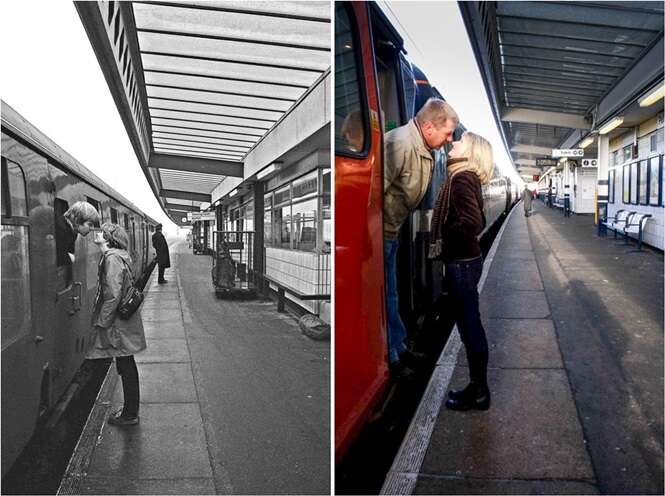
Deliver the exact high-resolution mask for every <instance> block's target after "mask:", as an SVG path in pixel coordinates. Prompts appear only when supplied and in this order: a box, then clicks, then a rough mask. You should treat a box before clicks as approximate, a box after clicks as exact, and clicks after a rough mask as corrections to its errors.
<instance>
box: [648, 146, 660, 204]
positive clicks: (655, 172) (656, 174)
mask: <svg viewBox="0 0 665 496" xmlns="http://www.w3.org/2000/svg"><path fill="white" fill-rule="evenodd" d="M660 180H661V179H660V157H652V158H651V159H650V160H649V205H656V206H657V205H659V204H660V194H661V192H660Z"/></svg>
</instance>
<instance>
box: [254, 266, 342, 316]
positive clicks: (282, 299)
mask: <svg viewBox="0 0 665 496" xmlns="http://www.w3.org/2000/svg"><path fill="white" fill-rule="evenodd" d="M261 277H262V278H263V280H264V281H266V282H269V283H271V284H273V285H275V286H277V311H278V312H284V306H285V303H286V293H289V294H291V295H293V296H295V297H296V298H298V299H299V300H304V301H306V300H328V301H330V295H329V294H318V293H317V294H308V293H303V292H302V291H300V290H298V289H296V288H294V287H292V286H289V285H288V284H284V283H283V282H280V281H278V280H277V279H275V278H273V277H270V276H267V275H265V274H264V275H262V276H261Z"/></svg>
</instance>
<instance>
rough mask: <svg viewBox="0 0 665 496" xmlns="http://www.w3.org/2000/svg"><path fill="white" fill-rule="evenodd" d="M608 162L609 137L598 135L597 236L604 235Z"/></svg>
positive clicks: (605, 232) (605, 231) (607, 195)
mask: <svg viewBox="0 0 665 496" xmlns="http://www.w3.org/2000/svg"><path fill="white" fill-rule="evenodd" d="M609 162H610V139H609V138H608V137H607V136H605V135H601V136H599V137H598V178H597V180H598V185H597V188H596V222H597V224H598V236H606V235H607V228H606V227H605V224H604V223H605V222H606V221H607V208H608V202H609ZM613 186H614V185H613Z"/></svg>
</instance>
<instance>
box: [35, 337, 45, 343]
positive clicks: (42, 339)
mask: <svg viewBox="0 0 665 496" xmlns="http://www.w3.org/2000/svg"><path fill="white" fill-rule="evenodd" d="M42 341H44V336H35V344H39V343H41V342H42Z"/></svg>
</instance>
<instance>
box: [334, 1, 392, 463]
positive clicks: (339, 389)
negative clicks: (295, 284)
mask: <svg viewBox="0 0 665 496" xmlns="http://www.w3.org/2000/svg"><path fill="white" fill-rule="evenodd" d="M369 8H370V7H369V4H368V3H366V2H336V3H335V52H334V53H335V195H336V196H335V197H336V201H335V217H336V218H337V219H344V222H342V223H340V222H338V223H337V224H336V225H335V294H336V304H335V319H336V320H335V321H336V328H337V332H336V334H335V357H336V360H335V363H336V365H335V449H336V455H337V457H340V456H342V455H343V454H344V452H345V450H346V448H347V447H348V446H349V443H350V441H351V440H352V438H353V437H354V436H355V435H356V434H357V432H358V429H359V427H360V426H361V425H362V424H363V423H364V421H365V420H366V419H367V418H368V416H369V415H370V414H371V412H372V410H373V409H374V407H375V405H376V404H377V402H378V401H380V398H381V395H382V393H383V391H384V390H385V387H386V384H387V377H388V367H387V358H388V352H387V336H386V317H385V297H384V280H383V176H382V163H381V157H382V150H383V143H382V135H381V129H380V120H379V105H378V96H377V86H376V79H375V70H374V60H373V56H372V40H371V25H370V17H369Z"/></svg>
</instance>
